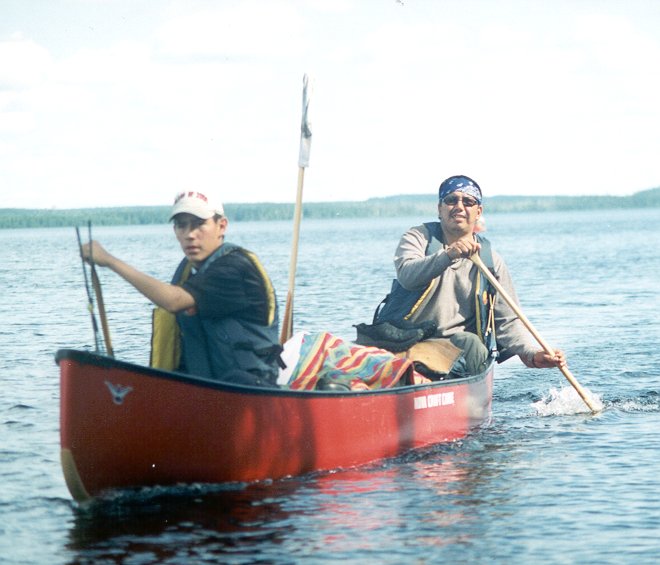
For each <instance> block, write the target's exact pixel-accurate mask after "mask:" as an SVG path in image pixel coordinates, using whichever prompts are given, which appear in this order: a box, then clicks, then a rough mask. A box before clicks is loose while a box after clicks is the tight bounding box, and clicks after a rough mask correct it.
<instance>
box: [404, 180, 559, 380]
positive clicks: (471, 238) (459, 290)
mask: <svg viewBox="0 0 660 565" xmlns="http://www.w3.org/2000/svg"><path fill="white" fill-rule="evenodd" d="M482 213H483V206H482V194H481V188H480V187H479V185H478V184H477V183H476V182H475V181H474V180H472V179H471V178H469V177H466V176H464V175H458V176H453V177H449V178H448V179H446V180H445V181H443V182H442V184H441V185H440V189H439V202H438V217H439V219H440V222H439V223H438V222H433V223H427V224H423V225H421V226H417V227H413V228H411V229H410V230H408V231H407V232H406V233H405V234H404V235H403V236H402V238H401V240H400V242H399V246H398V248H397V250H396V254H395V257H394V265H395V268H396V276H397V280H398V283H399V284H400V285H401V286H402V287H403V288H404V289H406V290H408V291H411V292H412V291H419V290H420V289H426V288H428V289H429V290H428V292H427V293H426V295H425V296H424V297H423V299H422V301H421V303H420V304H419V305H418V307H417V308H416V310H414V312H413V313H412V314H411V315H410V317H409V318H408V321H409V322H412V323H413V324H419V323H422V322H426V321H433V322H435V323H436V324H437V330H436V337H437V338H446V339H449V340H450V342H451V343H452V344H453V345H455V346H456V347H458V348H459V349H460V350H461V351H462V356H461V358H460V359H461V365H460V367H459V369H458V371H454V368H452V372H458V373H459V374H477V373H479V372H481V371H482V370H483V369H484V368H485V366H486V364H487V361H488V350H487V348H486V346H485V345H484V344H483V343H482V341H481V339H479V337H477V333H478V331H477V311H476V310H477V308H476V302H475V285H476V284H477V278H478V269H477V266H476V265H475V264H474V263H473V262H472V261H470V259H469V258H470V256H471V255H472V254H473V253H476V252H478V251H479V250H480V248H481V244H480V243H479V241H478V239H477V237H475V232H476V231H478V229H475V228H476V227H477V225H478V223H479V220H480V219H481V216H482ZM431 231H433V232H435V233H433V234H432V233H431ZM432 237H435V238H437V239H439V240H440V241H441V244H442V245H441V246H439V248H438V249H437V251H435V252H433V253H430V254H428V249H429V243H430V240H431V238H432ZM491 253H492V258H493V264H494V271H495V276H496V278H497V279H498V281H499V283H500V284H501V285H502V287H503V288H504V290H505V291H506V292H507V293H508V294H509V295H510V296H511V297H513V299H514V300H516V301H517V299H516V295H515V291H514V288H513V283H512V281H511V277H510V275H509V270H508V269H507V266H506V264H505V263H504V261H503V260H502V257H501V256H500V255H499V254H498V253H496V252H495V251H494V250H491ZM431 283H434V284H431ZM494 314H495V335H496V339H497V348H498V350H499V361H504V360H506V359H508V358H510V357H513V356H515V355H517V356H519V357H520V359H521V360H522V362H523V363H524V364H525V365H527V366H528V367H533V368H537V369H540V368H549V367H559V366H564V365H565V364H566V360H565V357H564V354H563V352H562V351H560V350H555V351H554V355H548V354H547V353H546V352H545V351H544V350H543V349H540V348H539V347H538V345H536V343H535V342H534V340H533V339H532V337H531V335H530V334H529V332H528V331H527V329H526V328H525V326H524V325H523V323H522V322H521V321H520V320H519V319H518V318H517V316H516V314H515V313H514V311H513V310H512V309H511V308H510V307H509V306H508V304H506V302H505V301H504V300H503V299H502V298H501V297H498V296H496V297H495V306H494Z"/></svg>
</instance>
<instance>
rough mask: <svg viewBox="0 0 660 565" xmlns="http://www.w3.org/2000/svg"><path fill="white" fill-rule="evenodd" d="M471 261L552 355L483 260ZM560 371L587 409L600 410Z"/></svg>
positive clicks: (575, 382) (579, 386) (570, 378)
mask: <svg viewBox="0 0 660 565" xmlns="http://www.w3.org/2000/svg"><path fill="white" fill-rule="evenodd" d="M470 259H471V260H472V262H473V263H474V264H475V265H476V266H477V267H478V268H479V270H480V271H481V272H482V273H483V274H484V276H485V277H486V278H487V279H488V280H489V281H490V284H492V285H493V287H495V290H497V292H498V293H499V294H500V296H501V297H502V298H503V299H504V301H505V302H506V303H507V304H508V305H509V306H510V307H511V309H512V310H513V311H514V312H515V314H516V316H518V318H519V319H520V321H521V322H522V323H523V324H524V325H525V327H526V328H527V329H528V330H529V332H530V333H531V334H532V335H533V336H534V338H535V339H536V341H538V342H539V344H540V345H541V347H542V348H543V350H544V351H545V352H546V353H547V354H548V355H554V351H553V350H552V348H551V347H550V346H549V345H548V344H547V343H546V341H545V340H544V339H543V338H542V337H541V334H539V333H538V332H537V331H536V328H535V327H534V326H533V325H532V323H531V322H530V321H529V320H528V319H527V317H526V316H525V314H523V312H522V310H521V309H520V308H519V307H518V305H517V304H516V302H515V301H514V300H513V299H512V298H511V297H510V296H509V294H508V293H507V292H506V291H505V290H504V289H503V288H502V285H501V284H500V283H499V281H498V280H497V279H496V278H495V277H494V276H493V274H492V273H491V272H490V270H489V269H488V267H486V265H484V262H483V261H482V260H481V258H480V257H479V255H477V254H476V253H475V254H474V255H472V257H470ZM559 369H560V370H561V372H562V373H563V374H564V376H565V377H566V379H567V380H568V382H569V383H571V385H572V386H573V388H574V389H575V390H576V391H577V393H578V394H579V395H580V397H581V398H582V400H584V403H585V404H586V405H587V406H588V407H589V409H590V410H591V411H592V412H593V413H594V414H595V413H596V412H599V411H600V408H598V407H596V405H595V404H594V402H593V400H592V399H591V397H590V396H589V395H588V394H587V392H586V391H585V390H584V389H583V388H582V385H580V383H579V382H578V381H577V379H576V378H575V377H574V376H573V374H572V373H571V372H570V371H569V370H568V367H560V368H559Z"/></svg>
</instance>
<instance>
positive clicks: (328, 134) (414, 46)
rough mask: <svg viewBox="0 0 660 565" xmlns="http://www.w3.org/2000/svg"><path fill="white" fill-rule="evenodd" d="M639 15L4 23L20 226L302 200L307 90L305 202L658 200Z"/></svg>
mask: <svg viewBox="0 0 660 565" xmlns="http://www.w3.org/2000/svg"><path fill="white" fill-rule="evenodd" d="M630 4H631V5H632V8H631V9H630V10H628V9H627V8H625V9H624V8H619V9H618V11H615V10H614V9H610V8H608V6H609V5H603V6H599V9H598V10H595V11H593V12H590V4H589V3H580V5H579V7H575V8H574V7H573V5H572V4H570V3H564V2H560V3H559V4H558V5H557V6H556V8H555V7H554V6H555V4H554V3H553V4H552V6H549V5H546V4H535V5H534V6H531V5H530V4H527V3H519V2H512V3H510V4H506V3H505V4H501V5H500V8H499V9H497V10H495V9H493V8H492V5H491V4H490V3H488V2H477V1H475V2H471V3H469V5H468V4H466V3H463V2H452V1H448V2H443V3H433V2H404V4H403V5H401V4H400V3H396V2H394V1H392V2H350V1H348V0H342V1H337V2H334V1H329V0H320V1H316V2H311V1H309V2H300V1H295V0H290V1H287V0H277V1H273V2H258V1H256V0H251V1H246V2H222V3H217V2H207V1H204V0H199V1H197V2H194V3H191V2H174V1H170V2H164V3H162V4H160V3H144V4H142V3H140V2H137V3H136V4H133V3H131V4H125V5H124V4H122V7H123V8H122V10H121V11H120V10H116V13H115V12H113V11H112V10H109V7H110V6H111V4H104V3H100V4H99V5H97V6H96V7H95V9H94V10H93V11H89V12H84V13H83V11H84V10H83V8H85V9H86V7H87V4H86V3H83V4H75V3H74V4H71V9H72V10H73V11H74V12H75V13H73V14H63V19H64V20H66V21H69V22H76V25H70V26H69V27H67V30H68V31H70V30H73V33H71V34H70V35H65V34H62V33H59V32H58V33H55V32H53V33H52V34H50V35H49V34H48V33H44V30H48V29H50V28H52V27H53V25H55V23H50V22H45V21H40V22H38V23H39V26H37V27H30V25H28V23H30V24H31V23H33V22H34V16H32V15H31V16H30V18H28V17H27V16H26V17H25V19H24V24H25V27H24V28H21V26H20V25H19V26H18V28H17V27H16V22H14V23H12V27H11V30H10V31H9V30H5V29H4V28H3V23H2V22H0V40H2V41H0V85H5V87H4V89H2V90H0V146H1V147H2V148H3V151H2V152H0V171H2V175H3V188H2V189H1V190H2V191H3V194H2V196H3V204H2V205H6V206H12V205H30V202H34V201H35V200H38V201H40V202H43V205H44V206H50V205H53V204H57V205H58V206H60V207H65V206H68V205H80V206H92V205H130V204H162V203H167V202H169V200H170V198H171V196H172V195H173V194H174V193H176V192H177V191H178V190H180V188H182V187H183V186H199V187H211V188H218V189H219V192H220V193H221V196H222V198H223V199H224V200H225V201H230V202H231V201H234V202H235V201H259V200H274V201H287V200H288V201H292V200H293V199H294V198H295V184H296V173H297V151H298V141H299V124H300V110H301V108H300V96H301V79H302V75H303V73H304V72H309V73H311V74H312V75H313V76H314V77H315V78H316V90H315V93H314V99H313V102H312V104H313V105H312V111H313V113H312V117H313V127H314V138H313V142H312V154H311V163H310V169H309V170H308V171H307V174H306V187H305V192H306V194H305V197H306V199H308V200H343V199H362V198H367V197H370V196H382V195H388V194H399V193H420V192H432V191H434V190H435V189H436V187H437V184H438V183H439V182H440V180H442V178H443V177H444V176H447V175H450V174H454V173H455V172H465V173H466V174H471V175H473V176H475V177H477V178H478V179H479V180H480V182H481V184H482V185H483V186H484V187H485V188H487V189H488V192H489V193H491V194H493V193H509V194H511V193H513V194H515V193H530V192H536V193H545V194H550V193H555V192H557V191H568V190H570V191H573V190H575V188H574V187H575V186H577V187H579V188H580V190H582V191H583V192H584V193H601V194H603V193H627V192H631V191H634V190H639V189H642V188H647V187H649V186H654V185H657V184H658V182H659V181H658V178H660V170H659V169H658V164H657V157H656V155H657V153H658V151H660V139H658V135H657V131H659V130H660V114H659V112H660V110H658V104H657V99H658V98H659V96H660V92H659V90H660V86H659V82H660V75H659V73H660V70H659V69H660V55H659V50H660V45H659V43H658V39H657V36H656V35H654V33H653V32H652V30H653V29H656V28H655V27H653V26H652V25H651V23H650V21H649V19H650V18H651V16H650V11H649V18H647V19H645V18H643V17H642V18H640V15H639V14H640V13H641V14H642V16H646V15H647V13H646V12H645V10H644V9H643V7H642V3H637V2H634V0H633V2H631V3H630ZM538 6H541V8H538ZM626 6H628V3H627V4H626ZM507 7H508V10H507V9H506V8H507ZM97 8H98V9H101V8H102V9H103V10H102V13H101V15H99V14H97V12H98V10H97ZM147 8H148V9H147ZM61 9H62V10H63V8H61ZM78 12H80V13H78ZM51 15H52V14H51ZM138 15H139V17H138ZM101 16H102V17H101ZM113 17H116V19H113ZM90 18H91V19H90ZM132 18H134V19H132ZM659 25H660V24H659ZM15 29H19V30H20V31H19V33H16V32H15ZM61 41H65V43H64V44H62V43H58V42H61ZM63 45H65V46H66V48H63ZM567 178H568V179H571V180H570V187H569V186H567V182H566V179H567ZM5 187H7V188H5ZM5 190H6V191H7V192H8V193H9V192H11V199H7V198H5V195H4V191H5ZM35 194H39V195H40V197H39V198H38V199H35V197H34V195H35Z"/></svg>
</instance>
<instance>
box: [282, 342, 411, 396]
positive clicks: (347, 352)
mask: <svg viewBox="0 0 660 565" xmlns="http://www.w3.org/2000/svg"><path fill="white" fill-rule="evenodd" d="M417 376H418V375H417V373H415V372H414V370H413V362H412V360H411V359H406V358H403V357H397V356H395V355H394V354H393V353H390V352H389V351H386V350H384V349H379V348H377V347H364V346H361V345H355V344H354V343H347V342H345V341H343V340H342V339H340V338H338V337H336V336H334V335H332V334H330V333H328V332H321V333H316V334H307V335H305V336H304V338H303V342H302V345H301V347H300V358H299V360H298V362H297V363H296V366H295V368H294V370H293V372H292V374H291V377H290V378H289V382H288V386H289V388H292V389H296V390H312V389H314V387H315V386H316V383H317V382H318V380H319V379H321V378H327V379H331V380H332V381H334V382H339V383H343V384H347V385H348V386H349V387H350V388H351V390H372V389H378V388H387V387H392V386H394V385H396V384H397V383H399V381H402V384H404V383H405V384H412V383H413V382H415V381H417V378H415V377H417ZM402 379H403V380H402Z"/></svg>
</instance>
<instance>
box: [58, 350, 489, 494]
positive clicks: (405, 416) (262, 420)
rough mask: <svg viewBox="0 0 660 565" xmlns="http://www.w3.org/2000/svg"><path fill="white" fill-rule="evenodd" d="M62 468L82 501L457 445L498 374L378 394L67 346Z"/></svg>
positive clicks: (482, 413)
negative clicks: (281, 384)
mask: <svg viewBox="0 0 660 565" xmlns="http://www.w3.org/2000/svg"><path fill="white" fill-rule="evenodd" d="M56 360H57V362H58V363H59V366H60V373H61V383H60V387H61V399H60V403H61V414H60V434H61V448H62V467H63V471H64V477H65V480H66V484H67V486H68V488H69V491H70V492H71V495H72V496H73V498H74V499H76V500H78V501H83V500H86V499H89V498H92V497H95V496H98V495H99V494H101V493H103V492H104V491H108V490H111V489H120V488H128V487H141V486H153V485H173V484H180V483H221V482H229V481H255V480H263V479H278V478H282V477H286V476H292V475H301V474H304V473H308V472H312V471H325V470H331V469H338V468H346V467H353V466H356V465H362V464H365V463H369V462H372V461H376V460H378V459H384V458H388V457H394V456H397V455H399V454H401V453H404V452H406V451H408V450H410V449H414V448H419V447H423V446H428V445H431V444H436V443H442V442H450V441H454V440H457V439H460V438H462V437H464V436H465V435H466V434H467V433H468V432H469V430H470V429H472V428H474V427H475V426H478V425H479V424H482V423H483V422H485V421H487V420H488V419H489V418H490V410H491V399H492V387H493V372H494V368H493V365H491V366H490V367H489V368H488V369H487V370H486V371H485V372H484V373H483V374H481V375H478V376H475V377H470V378H466V379H452V380H447V381H439V382H434V383H431V384H424V385H414V386H399V387H395V388H390V389H382V390H374V391H367V392H362V391H361V392H326V391H311V392H310V391H292V390H286V389H265V388H255V387H246V386H240V385H232V384H228V383H220V382H216V381H210V380H207V379H202V378H198V377H194V376H191V375H184V374H181V373H171V372H167V371H161V370H156V369H151V368H148V367H143V366H140V365H135V364H132V363H127V362H124V361H118V360H115V359H112V358H109V357H105V356H101V355H97V354H93V353H89V352H84V351H77V350H71V349H63V350H60V351H58V353H57V356H56Z"/></svg>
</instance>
